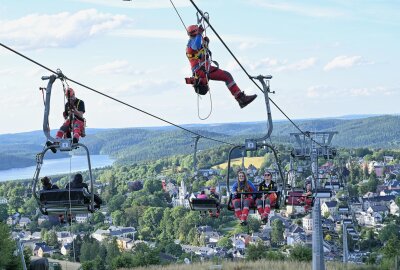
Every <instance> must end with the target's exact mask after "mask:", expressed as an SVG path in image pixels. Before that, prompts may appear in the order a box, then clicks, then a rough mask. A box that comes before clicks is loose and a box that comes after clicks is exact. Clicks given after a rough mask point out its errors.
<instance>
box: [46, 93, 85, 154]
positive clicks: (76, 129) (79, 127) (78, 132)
mask: <svg viewBox="0 0 400 270" xmlns="http://www.w3.org/2000/svg"><path fill="white" fill-rule="evenodd" d="M65 97H66V98H67V103H66V104H65V109H64V112H63V116H64V119H65V121H64V124H63V125H62V126H61V127H60V129H59V130H58V131H57V134H56V138H57V139H62V138H63V137H64V135H65V134H67V136H68V133H70V132H71V129H72V133H73V140H72V142H73V143H78V141H79V138H80V137H84V136H85V119H84V118H83V114H84V113H85V103H84V102H83V100H80V99H78V98H76V97H75V91H74V90H73V89H72V88H68V89H67V90H66V91H65ZM46 145H47V146H51V145H53V144H52V143H51V142H50V141H48V142H46ZM50 149H51V151H53V152H54V153H55V152H56V151H57V150H56V149H55V148H54V147H53V148H50Z"/></svg>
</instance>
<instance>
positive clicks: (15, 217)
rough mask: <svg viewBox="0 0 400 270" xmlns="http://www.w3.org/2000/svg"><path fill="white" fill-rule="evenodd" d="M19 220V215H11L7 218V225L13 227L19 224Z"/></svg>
mask: <svg viewBox="0 0 400 270" xmlns="http://www.w3.org/2000/svg"><path fill="white" fill-rule="evenodd" d="M19 219H20V214H19V213H15V214H14V215H11V216H9V217H8V218H7V225H9V226H13V225H16V224H17V223H18V222H19Z"/></svg>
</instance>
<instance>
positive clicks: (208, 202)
mask: <svg viewBox="0 0 400 270" xmlns="http://www.w3.org/2000/svg"><path fill="white" fill-rule="evenodd" d="M217 206H218V201H216V200H215V199H197V198H193V199H192V200H191V201H190V208H191V209H192V210H194V211H205V210H217Z"/></svg>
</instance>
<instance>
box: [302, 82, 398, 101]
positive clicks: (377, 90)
mask: <svg viewBox="0 0 400 270" xmlns="http://www.w3.org/2000/svg"><path fill="white" fill-rule="evenodd" d="M395 92H399V89H394V88H388V87H384V86H376V87H361V88H334V87H330V86H327V85H314V86H311V87H309V88H308V89H307V97H309V98H326V99H331V98H335V99H337V98H338V97H371V96H382V95H385V96H390V95H393V94H395Z"/></svg>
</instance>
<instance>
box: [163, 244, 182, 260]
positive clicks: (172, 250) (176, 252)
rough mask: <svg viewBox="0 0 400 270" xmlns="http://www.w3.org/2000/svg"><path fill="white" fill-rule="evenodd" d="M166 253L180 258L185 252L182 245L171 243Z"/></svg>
mask: <svg viewBox="0 0 400 270" xmlns="http://www.w3.org/2000/svg"><path fill="white" fill-rule="evenodd" d="M165 253H168V254H171V255H173V256H175V257H179V256H181V255H182V253H183V250H182V247H181V245H178V244H175V243H169V244H167V245H166V246H165Z"/></svg>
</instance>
